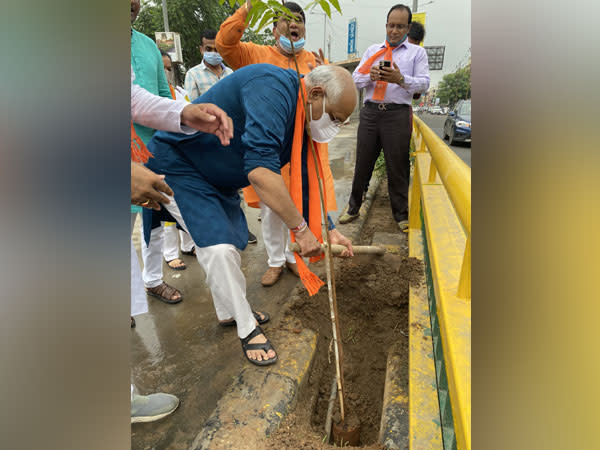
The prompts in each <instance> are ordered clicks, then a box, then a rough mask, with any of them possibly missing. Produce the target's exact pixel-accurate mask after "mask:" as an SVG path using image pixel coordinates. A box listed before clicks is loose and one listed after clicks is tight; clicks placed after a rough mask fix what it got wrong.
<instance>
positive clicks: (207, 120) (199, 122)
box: [181, 103, 233, 146]
mask: <svg viewBox="0 0 600 450" xmlns="http://www.w3.org/2000/svg"><path fill="white" fill-rule="evenodd" d="M181 123H183V124H184V125H187V126H188V127H192V128H194V129H196V130H198V131H203V132H204V133H210V134H214V135H216V136H217V137H218V138H219V140H220V141H221V145H224V146H225V145H229V143H230V140H231V139H232V138H233V121H232V120H231V117H229V116H228V115H227V113H226V112H225V111H223V110H222V109H221V108H219V107H218V106H217V105H213V104H212V103H192V104H189V105H187V106H186V107H185V108H183V110H182V111H181Z"/></svg>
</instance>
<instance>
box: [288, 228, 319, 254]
mask: <svg viewBox="0 0 600 450" xmlns="http://www.w3.org/2000/svg"><path fill="white" fill-rule="evenodd" d="M294 235H295V237H296V243H297V244H298V245H299V246H300V252H299V253H300V255H301V256H306V257H311V256H317V255H320V254H321V253H322V252H323V249H322V248H321V244H319V241H317V238H316V237H315V235H314V234H312V231H310V228H308V227H306V229H305V230H304V231H300V232H298V233H294Z"/></svg>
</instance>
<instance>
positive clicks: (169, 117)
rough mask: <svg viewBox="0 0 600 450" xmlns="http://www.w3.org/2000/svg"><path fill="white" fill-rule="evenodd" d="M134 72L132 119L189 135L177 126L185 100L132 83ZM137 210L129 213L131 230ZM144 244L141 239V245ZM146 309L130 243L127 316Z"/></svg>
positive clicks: (139, 272) (190, 131)
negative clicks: (162, 95)
mask: <svg viewBox="0 0 600 450" xmlns="http://www.w3.org/2000/svg"><path fill="white" fill-rule="evenodd" d="M134 78H135V75H134V74H133V70H132V71H131V118H132V120H133V121H134V122H137V123H139V124H142V125H145V126H147V127H150V128H154V129H157V130H165V131H173V132H176V133H184V134H193V133H195V132H196V130H194V129H193V128H190V127H187V126H182V125H181V111H182V110H183V108H185V107H186V106H187V105H189V103H187V102H185V101H176V100H172V99H169V98H166V97H159V96H158V95H154V94H151V93H150V92H148V91H147V90H145V89H143V88H142V87H140V86H138V85H137V84H133V80H134ZM136 216H137V213H135V214H134V213H132V215H131V231H132V233H133V224H134V223H135V218H136ZM143 246H144V243H143V239H142V247H143ZM161 264H162V260H161ZM146 312H148V302H147V299H146V291H145V289H144V282H143V281H142V272H141V270H140V265H139V261H138V259H137V254H136V252H135V249H134V248H133V243H132V244H131V315H132V316H136V315H139V314H143V313H146Z"/></svg>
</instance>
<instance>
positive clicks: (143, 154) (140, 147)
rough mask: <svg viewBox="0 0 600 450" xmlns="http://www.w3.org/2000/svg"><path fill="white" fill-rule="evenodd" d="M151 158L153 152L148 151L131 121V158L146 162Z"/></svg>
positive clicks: (135, 160)
mask: <svg viewBox="0 0 600 450" xmlns="http://www.w3.org/2000/svg"><path fill="white" fill-rule="evenodd" d="M149 158H152V153H150V152H149V151H148V149H147V148H146V145H145V144H144V142H143V141H142V140H141V139H140V137H139V136H138V135H137V133H136V132H135V128H133V122H131V160H132V161H134V162H139V163H143V164H146V163H147V162H148V159H149Z"/></svg>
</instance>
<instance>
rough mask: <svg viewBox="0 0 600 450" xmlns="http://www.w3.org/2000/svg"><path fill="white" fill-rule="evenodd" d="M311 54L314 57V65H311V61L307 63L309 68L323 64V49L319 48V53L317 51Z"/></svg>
mask: <svg viewBox="0 0 600 450" xmlns="http://www.w3.org/2000/svg"><path fill="white" fill-rule="evenodd" d="M312 54H313V56H314V57H315V65H314V66H313V65H312V64H311V63H308V68H309V69H310V70H313V69H314V68H315V67H319V66H322V65H323V64H325V53H323V49H321V48H320V49H319V54H317V52H312Z"/></svg>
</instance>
